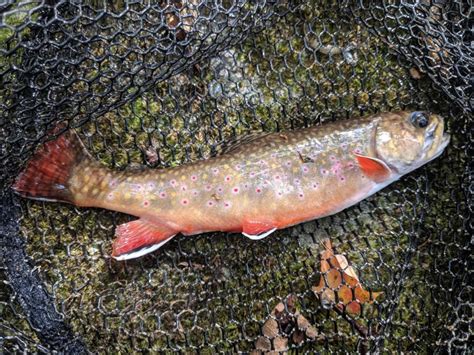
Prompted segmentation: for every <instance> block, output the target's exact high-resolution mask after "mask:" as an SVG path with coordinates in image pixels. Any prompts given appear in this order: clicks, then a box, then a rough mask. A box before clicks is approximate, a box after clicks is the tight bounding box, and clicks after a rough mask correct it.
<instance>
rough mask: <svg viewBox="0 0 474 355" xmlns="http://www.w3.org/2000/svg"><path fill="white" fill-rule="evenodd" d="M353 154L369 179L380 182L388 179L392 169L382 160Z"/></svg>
mask: <svg viewBox="0 0 474 355" xmlns="http://www.w3.org/2000/svg"><path fill="white" fill-rule="evenodd" d="M355 156H356V158H357V162H358V163H359V167H360V169H361V170H362V172H363V173H364V175H365V176H367V177H368V178H369V179H371V180H373V181H375V182H377V183H380V182H384V181H386V180H388V179H389V178H390V176H391V175H392V171H391V170H390V168H389V167H388V166H387V164H385V163H384V162H383V161H382V160H380V159H377V158H372V157H368V156H365V155H360V154H355Z"/></svg>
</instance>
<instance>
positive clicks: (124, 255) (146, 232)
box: [112, 219, 176, 260]
mask: <svg viewBox="0 0 474 355" xmlns="http://www.w3.org/2000/svg"><path fill="white" fill-rule="evenodd" d="M175 235H176V231H174V230H172V229H169V228H166V227H163V226H158V225H155V224H153V223H151V222H148V221H145V220H143V219H138V220H136V221H132V222H129V223H124V224H121V225H119V226H118V227H117V228H116V229H115V236H116V239H115V240H114V242H113V245H112V250H113V251H112V257H113V258H114V259H116V260H128V259H134V258H138V257H140V256H143V255H145V254H148V253H151V252H152V251H155V250H157V249H159V248H160V247H161V246H163V245H164V244H165V243H166V242H168V241H170V240H171V239H172V238H173V237H174V236H175Z"/></svg>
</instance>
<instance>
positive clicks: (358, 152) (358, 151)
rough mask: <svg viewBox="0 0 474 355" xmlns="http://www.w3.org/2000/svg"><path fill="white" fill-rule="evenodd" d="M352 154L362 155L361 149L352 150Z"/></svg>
mask: <svg viewBox="0 0 474 355" xmlns="http://www.w3.org/2000/svg"><path fill="white" fill-rule="evenodd" d="M354 153H356V154H361V153H362V149H360V148H356V149H354Z"/></svg>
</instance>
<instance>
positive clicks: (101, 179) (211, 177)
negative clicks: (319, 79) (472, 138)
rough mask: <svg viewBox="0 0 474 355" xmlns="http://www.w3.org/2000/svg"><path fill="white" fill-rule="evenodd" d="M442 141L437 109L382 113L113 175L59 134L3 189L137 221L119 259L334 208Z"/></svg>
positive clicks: (123, 229) (126, 227)
mask: <svg viewBox="0 0 474 355" xmlns="http://www.w3.org/2000/svg"><path fill="white" fill-rule="evenodd" d="M448 143H449V136H448V135H447V134H446V133H444V121H443V119H442V118H441V117H440V116H438V115H434V114H429V113H425V112H419V111H417V112H395V113H382V114H377V115H373V116H370V117H365V118H358V119H352V120H346V121H339V122H335V123H328V124H324V125H321V126H317V127H312V128H306V129H301V130H296V131H291V132H285V133H271V134H268V133H267V134H261V135H249V136H247V137H243V138H242V139H240V141H238V142H235V143H234V144H232V145H229V147H228V148H227V149H225V152H224V153H222V154H221V155H219V156H217V157H213V158H210V159H208V160H202V161H198V162H195V163H191V164H186V165H182V166H179V167H175V168H169V169H148V170H143V171H125V172H115V171H113V170H110V169H107V168H105V167H103V166H101V165H100V164H99V163H98V162H96V161H94V160H93V159H92V157H91V156H90V155H89V154H88V152H87V151H86V150H85V148H84V146H83V144H82V142H81V141H80V140H79V138H78V136H77V135H76V133H75V132H74V131H68V132H66V133H65V134H63V135H61V136H60V137H59V138H57V139H56V140H54V141H50V142H47V143H45V144H44V145H43V146H41V147H40V149H39V150H38V151H37V153H36V155H35V156H34V157H33V158H32V159H31V160H30V161H29V163H28V164H27V166H26V169H25V170H24V171H23V172H22V173H21V174H20V175H19V176H18V178H17V180H16V182H15V184H14V186H13V189H14V190H15V191H16V192H17V193H18V194H20V195H22V196H24V197H28V198H32V199H38V200H47V201H62V202H69V203H72V204H75V205H77V206H84V207H85V206H87V207H101V208H106V209H110V210H114V211H120V212H124V213H128V214H131V215H134V216H137V217H139V219H138V220H135V221H132V222H129V223H125V224H122V225H119V226H118V227H117V228H116V231H115V234H116V239H115V241H114V242H113V251H112V256H113V257H114V258H115V259H118V260H125V259H131V258H136V257H139V256H142V255H144V254H147V253H150V252H152V251H154V250H156V249H158V248H160V247H161V246H163V244H165V243H166V242H168V241H169V240H170V239H171V238H173V237H174V236H175V235H176V234H178V233H182V234H184V235H193V234H199V233H203V232H211V231H223V232H240V233H242V234H243V235H244V236H246V237H248V238H250V239H261V238H265V237H266V236H268V235H269V234H271V233H272V232H273V231H275V230H277V229H281V228H286V227H288V226H292V225H295V224H298V223H301V222H304V221H308V220H312V219H316V218H321V217H324V216H328V215H331V214H334V213H337V212H339V211H341V210H343V209H345V208H347V207H349V206H352V205H354V204H355V203H357V202H359V201H361V200H363V199H365V198H366V197H368V196H370V195H372V194H374V193H375V192H377V191H379V190H380V189H382V188H384V187H385V186H387V185H388V184H390V183H392V182H394V181H395V180H398V179H399V178H400V177H401V176H402V175H404V174H407V173H409V172H410V171H413V170H414V169H416V168H418V167H420V166H422V165H423V164H426V163H427V162H429V161H431V160H432V159H435V158H436V157H438V156H439V155H440V154H441V153H442V152H443V150H444V149H445V147H446V146H447V145H448Z"/></svg>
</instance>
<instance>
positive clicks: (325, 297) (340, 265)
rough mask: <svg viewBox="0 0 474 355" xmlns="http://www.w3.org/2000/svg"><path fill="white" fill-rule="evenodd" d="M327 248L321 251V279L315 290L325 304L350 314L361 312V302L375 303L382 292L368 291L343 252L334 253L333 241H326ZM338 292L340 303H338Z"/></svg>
mask: <svg viewBox="0 0 474 355" xmlns="http://www.w3.org/2000/svg"><path fill="white" fill-rule="evenodd" d="M324 247H325V250H324V251H322V252H321V274H322V276H321V279H320V281H319V285H318V286H315V287H313V292H314V293H315V294H316V296H317V297H319V299H320V300H321V302H322V304H323V305H324V306H327V305H331V304H332V305H334V306H336V307H338V308H339V309H340V310H344V309H345V311H346V312H347V313H350V314H360V312H361V304H364V303H368V304H370V303H373V301H374V300H375V299H376V298H377V297H378V296H380V295H381V294H382V292H372V293H370V292H369V291H366V290H365V289H364V288H363V287H362V285H361V283H360V282H359V277H358V276H357V273H356V271H355V269H354V268H353V267H352V266H350V265H349V262H348V260H347V258H346V257H345V256H344V255H342V254H334V252H333V249H332V245H331V241H330V240H329V239H326V240H325V241H324ZM336 294H337V299H338V301H339V303H338V304H337V305H336V304H335V302H336Z"/></svg>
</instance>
